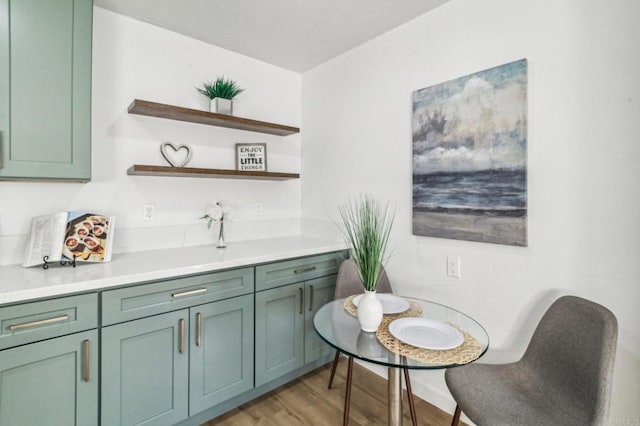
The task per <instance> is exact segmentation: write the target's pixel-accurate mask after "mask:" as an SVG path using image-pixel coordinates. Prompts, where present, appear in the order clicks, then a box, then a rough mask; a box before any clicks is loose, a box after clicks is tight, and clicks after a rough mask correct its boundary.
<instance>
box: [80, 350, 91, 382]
mask: <svg viewBox="0 0 640 426" xmlns="http://www.w3.org/2000/svg"><path fill="white" fill-rule="evenodd" d="M82 345H83V352H84V371H83V374H82V379H83V380H84V381H85V382H88V381H89V380H90V379H91V376H90V372H91V366H90V365H89V361H90V360H91V356H90V354H89V340H85V341H84V342H82Z"/></svg>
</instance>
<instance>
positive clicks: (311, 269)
mask: <svg viewBox="0 0 640 426" xmlns="http://www.w3.org/2000/svg"><path fill="white" fill-rule="evenodd" d="M315 270H316V267H315V266H309V267H308V268H302V269H296V270H294V271H293V273H294V274H302V273H303V272H310V271H315Z"/></svg>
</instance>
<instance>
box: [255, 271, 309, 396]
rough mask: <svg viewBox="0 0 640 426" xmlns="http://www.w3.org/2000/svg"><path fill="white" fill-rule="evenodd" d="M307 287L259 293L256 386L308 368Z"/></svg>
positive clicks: (297, 285) (257, 294)
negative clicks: (305, 306) (305, 300)
mask: <svg viewBox="0 0 640 426" xmlns="http://www.w3.org/2000/svg"><path fill="white" fill-rule="evenodd" d="M303 302H304V284H303V283H299V284H290V285H287V286H284V287H278V288H274V289H271V290H265V291H261V292H258V293H256V367H255V369H256V370H255V372H256V387H257V386H261V385H263V384H265V383H268V382H270V381H271V380H273V379H275V378H278V377H280V376H282V375H284V374H287V373H289V372H291V371H293V370H295V369H297V368H299V367H302V366H303V365H304V305H303Z"/></svg>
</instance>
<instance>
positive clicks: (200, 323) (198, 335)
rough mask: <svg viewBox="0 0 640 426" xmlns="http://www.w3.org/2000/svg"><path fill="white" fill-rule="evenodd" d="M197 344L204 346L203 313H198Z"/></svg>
mask: <svg viewBox="0 0 640 426" xmlns="http://www.w3.org/2000/svg"><path fill="white" fill-rule="evenodd" d="M196 328H197V330H196V346H198V347H200V346H202V314H201V313H200V312H198V313H197V314H196Z"/></svg>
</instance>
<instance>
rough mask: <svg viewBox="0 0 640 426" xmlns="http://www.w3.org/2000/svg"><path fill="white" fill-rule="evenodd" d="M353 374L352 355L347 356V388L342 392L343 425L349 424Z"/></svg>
mask: <svg viewBox="0 0 640 426" xmlns="http://www.w3.org/2000/svg"><path fill="white" fill-rule="evenodd" d="M352 376H353V357H352V356H350V357H349V366H348V367H347V389H345V392H344V414H343V417H342V424H343V426H347V425H348V424H349V406H350V405H351V378H352Z"/></svg>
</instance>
